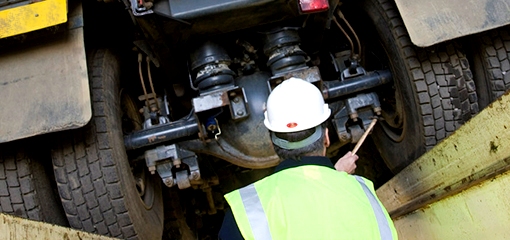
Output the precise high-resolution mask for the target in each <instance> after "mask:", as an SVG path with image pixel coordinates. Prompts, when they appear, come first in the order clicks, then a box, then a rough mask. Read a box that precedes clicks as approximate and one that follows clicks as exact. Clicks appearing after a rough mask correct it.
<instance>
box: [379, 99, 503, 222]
mask: <svg viewBox="0 0 510 240" xmlns="http://www.w3.org/2000/svg"><path fill="white" fill-rule="evenodd" d="M509 112H510V93H509V92H507V93H506V94H504V95H503V96H502V97H501V98H499V99H497V100H496V101H495V102H493V103H492V104H490V105H489V106H488V107H486V108H485V109H484V110H483V111H482V112H480V113H479V114H478V115H476V116H475V117H474V118H472V119H471V120H470V121H468V122H466V123H465V124H464V125H463V126H462V127H460V128H459V129H458V130H457V131H455V132H454V133H453V134H452V135H450V136H449V137H448V138H446V139H445V140H443V141H442V142H440V143H439V144H438V145H436V146H435V147H434V148H433V149H431V150H430V151H428V152H426V153H425V154H424V155H423V156H421V157H420V158H418V159H417V160H416V161H415V162H413V163H411V164H410V165H409V166H408V167H406V168H405V169H404V170H402V171H401V172H400V173H399V174H397V175H396V176H395V177H394V178H392V179H391V180H390V181H388V182H387V183H386V184H384V185H383V186H381V187H380V188H379V189H378V190H377V195H378V196H379V199H380V200H381V202H382V203H383V204H384V206H385V207H386V209H387V210H388V212H389V213H390V215H391V216H392V217H393V218H398V217H401V216H403V215H406V214H409V215H408V216H409V217H412V216H413V213H411V212H412V211H415V210H417V209H419V208H423V207H425V206H426V205H427V204H431V203H433V202H436V201H438V200H441V199H448V198H446V197H448V196H451V195H453V194H457V193H459V192H462V191H465V190H466V189H469V188H477V187H476V185H478V184H480V183H481V182H482V181H485V180H488V179H490V178H492V177H494V176H496V175H498V174H500V173H503V172H507V173H506V174H508V170H510V165H509V162H510V145H509V144H508V143H509V142H510V131H509V128H510V125H509V123H510V114H508V113H509ZM490 181H491V180H489V182H490ZM507 189H508V187H503V188H501V189H498V190H495V191H496V192H493V193H491V194H496V196H495V197H496V198H498V199H501V198H500V197H498V196H497V194H499V193H501V194H503V195H506V196H504V197H503V199H504V200H503V202H501V206H499V207H498V208H497V210H496V211H500V209H499V208H500V207H503V206H506V207H508V194H506V193H508V191H506V190H507ZM502 191H506V193H503V192H502ZM503 195H501V196H503ZM429 206H430V205H429ZM456 207H462V208H465V207H466V206H465V205H462V206H461V205H458V206H456ZM425 209H426V208H425ZM425 209H424V210H425ZM468 209H469V208H468ZM478 210H481V209H478ZM417 211H422V210H417ZM487 211H489V209H487ZM491 211H492V210H491ZM490 214H491V212H487V215H485V216H486V217H488V218H487V219H491V220H487V221H489V222H490V224H493V223H494V222H493V221H492V217H491V215H490ZM469 219H473V218H472V217H468V220H469ZM505 219H506V221H508V213H507V212H505ZM477 220H481V219H477ZM487 224H489V223H487ZM506 226H508V225H506Z"/></svg>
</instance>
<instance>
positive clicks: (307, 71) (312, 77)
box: [268, 66, 322, 91]
mask: <svg viewBox="0 0 510 240" xmlns="http://www.w3.org/2000/svg"><path fill="white" fill-rule="evenodd" d="M292 77H295V78H299V79H303V80H305V81H307V82H309V83H312V84H314V85H315V86H317V87H318V88H319V89H322V85H321V83H322V78H321V73H320V71H319V68H318V67H315V66H314V67H310V68H308V67H306V68H302V69H297V70H293V71H290V72H286V73H283V74H281V75H278V76H272V77H271V79H269V81H268V88H269V89H270V90H271V91H272V90H273V89H274V88H275V87H276V86H278V84H280V83H282V82H283V81H284V80H287V79H289V78H292Z"/></svg>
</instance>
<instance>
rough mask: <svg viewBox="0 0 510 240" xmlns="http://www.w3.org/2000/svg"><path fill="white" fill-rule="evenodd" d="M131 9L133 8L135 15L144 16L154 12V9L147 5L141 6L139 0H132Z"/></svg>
mask: <svg viewBox="0 0 510 240" xmlns="http://www.w3.org/2000/svg"><path fill="white" fill-rule="evenodd" d="M131 9H132V10H133V15H135V16H143V15H147V14H151V13H154V11H152V9H147V8H146V7H139V6H138V1H137V0H131Z"/></svg>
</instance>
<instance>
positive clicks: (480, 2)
mask: <svg viewBox="0 0 510 240" xmlns="http://www.w3.org/2000/svg"><path fill="white" fill-rule="evenodd" d="M395 3H396V4H397V7H398V10H399V12H400V14H401V15H402V19H403V20H404V24H405V25H406V28H407V31H408V32H409V36H410V37H411V41H412V42H413V43H414V44H415V45H417V46H419V47H428V46H432V45H434V44H437V43H440V42H444V41H447V40H451V39H455V38H458V37H462V36H467V35H471V34H474V33H479V32H483V31H487V30H490V29H494V28H497V27H501V26H504V25H508V24H510V2H509V1H508V0H476V1H465V0H449V1H443V0H430V1H422V0H395Z"/></svg>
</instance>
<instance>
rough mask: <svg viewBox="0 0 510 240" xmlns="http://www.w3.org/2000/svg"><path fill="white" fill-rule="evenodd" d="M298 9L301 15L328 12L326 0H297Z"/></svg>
mask: <svg viewBox="0 0 510 240" xmlns="http://www.w3.org/2000/svg"><path fill="white" fill-rule="evenodd" d="M299 8H300V9H301V12H303V13H312V12H320V11H325V10H328V8H329V3H328V0H299Z"/></svg>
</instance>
